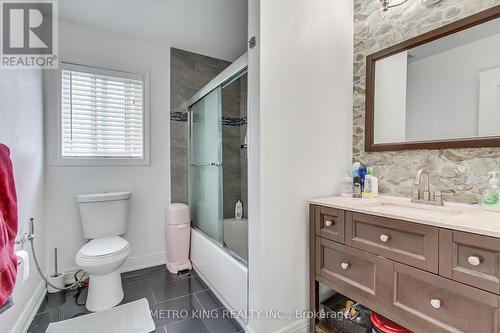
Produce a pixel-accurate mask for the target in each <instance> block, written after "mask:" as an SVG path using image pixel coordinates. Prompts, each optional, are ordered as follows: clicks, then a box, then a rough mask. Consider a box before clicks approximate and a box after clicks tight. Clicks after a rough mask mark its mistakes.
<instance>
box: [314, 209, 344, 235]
mask: <svg viewBox="0 0 500 333" xmlns="http://www.w3.org/2000/svg"><path fill="white" fill-rule="evenodd" d="M344 225H345V221H344V211H343V210H340V209H335V208H329V207H322V206H316V235H317V236H321V237H324V238H327V239H329V240H332V241H335V242H339V243H344Z"/></svg>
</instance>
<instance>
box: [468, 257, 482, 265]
mask: <svg viewBox="0 0 500 333" xmlns="http://www.w3.org/2000/svg"><path fill="white" fill-rule="evenodd" d="M467 261H468V262H469V264H471V265H472V266H479V265H480V264H481V259H480V258H479V257H478V256H470V257H469V258H467Z"/></svg>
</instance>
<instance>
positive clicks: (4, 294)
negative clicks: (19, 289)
mask: <svg viewBox="0 0 500 333" xmlns="http://www.w3.org/2000/svg"><path fill="white" fill-rule="evenodd" d="M16 235H17V195H16V187H15V184H14V171H13V168H12V161H11V160H10V150H9V148H8V147H7V146H5V145H3V144H0V307H2V306H4V305H5V304H6V303H7V302H8V300H9V297H10V295H11V294H12V291H13V290H14V285H15V284H16V274H17V257H16V255H15V253H14V242H15V238H16Z"/></svg>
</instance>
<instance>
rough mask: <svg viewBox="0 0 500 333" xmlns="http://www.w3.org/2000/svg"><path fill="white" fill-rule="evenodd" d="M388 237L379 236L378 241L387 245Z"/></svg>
mask: <svg viewBox="0 0 500 333" xmlns="http://www.w3.org/2000/svg"><path fill="white" fill-rule="evenodd" d="M389 238H391V237H389V235H380V241H381V242H383V243H387V242H388V241H389Z"/></svg>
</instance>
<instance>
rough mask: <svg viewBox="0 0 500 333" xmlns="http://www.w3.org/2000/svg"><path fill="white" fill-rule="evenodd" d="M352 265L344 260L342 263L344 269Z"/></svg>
mask: <svg viewBox="0 0 500 333" xmlns="http://www.w3.org/2000/svg"><path fill="white" fill-rule="evenodd" d="M349 266H351V265H350V264H349V263H348V262H343V263H341V264H340V267H342V269H343V270H346V269H348V268H349Z"/></svg>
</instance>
